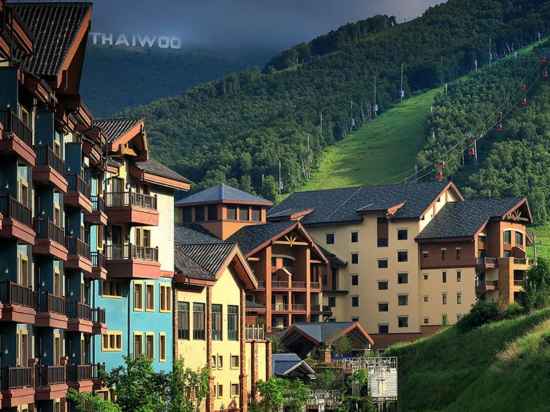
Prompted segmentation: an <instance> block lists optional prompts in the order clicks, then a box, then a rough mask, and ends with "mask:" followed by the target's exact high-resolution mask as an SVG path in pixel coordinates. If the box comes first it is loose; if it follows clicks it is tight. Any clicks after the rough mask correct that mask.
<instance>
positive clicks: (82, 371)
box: [67, 365, 98, 382]
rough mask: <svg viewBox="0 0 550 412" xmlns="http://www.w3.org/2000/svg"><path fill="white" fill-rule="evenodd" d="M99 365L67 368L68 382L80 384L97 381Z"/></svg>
mask: <svg viewBox="0 0 550 412" xmlns="http://www.w3.org/2000/svg"><path fill="white" fill-rule="evenodd" d="M97 377H98V367H97V365H69V366H67V381H68V382H80V381H88V380H93V379H97Z"/></svg>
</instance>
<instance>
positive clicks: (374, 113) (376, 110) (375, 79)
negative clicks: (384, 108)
mask: <svg viewBox="0 0 550 412" xmlns="http://www.w3.org/2000/svg"><path fill="white" fill-rule="evenodd" d="M377 81H378V79H377V75H376V74H375V75H374V93H373V95H374V103H373V117H376V115H377V114H378V103H377V102H376V82H377Z"/></svg>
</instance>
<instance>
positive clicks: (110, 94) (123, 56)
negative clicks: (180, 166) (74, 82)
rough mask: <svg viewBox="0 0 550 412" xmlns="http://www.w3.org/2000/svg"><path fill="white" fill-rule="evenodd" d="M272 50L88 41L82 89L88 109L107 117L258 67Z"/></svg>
mask: <svg viewBox="0 0 550 412" xmlns="http://www.w3.org/2000/svg"><path fill="white" fill-rule="evenodd" d="M271 54H272V50H243V51H235V50H212V49H208V50H206V49H183V50H169V49H150V48H148V49H140V48H121V47H118V48H117V47H99V46H94V45H91V44H90V45H89V48H88V51H87V55H86V61H85V66H84V75H83V81H82V87H81V90H82V94H83V96H84V97H85V99H86V102H87V104H88V106H89V107H90V109H91V110H92V113H94V115H96V116H98V117H106V116H111V115H113V114H114V113H116V112H119V111H121V110H123V109H125V108H128V107H134V106H138V105H142V104H147V103H150V102H152V101H153V100H156V99H159V98H161V97H167V96H175V95H178V94H181V93H184V92H185V91H186V90H188V89H189V88H190V87H192V86H194V85H196V84H199V83H203V82H207V81H210V80H214V79H219V78H222V77H223V76H224V74H225V73H230V72H234V71H238V70H243V69H246V68H249V67H254V66H260V67H261V66H263V65H264V64H265V62H266V61H267V60H268V59H269V57H270V56H271Z"/></svg>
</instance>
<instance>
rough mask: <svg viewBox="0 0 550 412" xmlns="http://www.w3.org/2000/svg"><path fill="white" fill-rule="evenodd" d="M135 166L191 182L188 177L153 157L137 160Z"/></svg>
mask: <svg viewBox="0 0 550 412" xmlns="http://www.w3.org/2000/svg"><path fill="white" fill-rule="evenodd" d="M135 167H136V168H137V169H139V170H141V171H142V172H145V173H150V174H152V175H155V176H160V177H165V178H166V179H171V180H176V181H178V182H183V183H191V182H190V181H189V180H188V179H187V178H185V177H183V176H182V175H180V174H179V173H178V172H175V171H173V170H172V169H170V168H168V167H166V166H164V165H163V164H162V163H159V162H157V161H156V160H153V159H149V160H144V161H141V162H136V163H135Z"/></svg>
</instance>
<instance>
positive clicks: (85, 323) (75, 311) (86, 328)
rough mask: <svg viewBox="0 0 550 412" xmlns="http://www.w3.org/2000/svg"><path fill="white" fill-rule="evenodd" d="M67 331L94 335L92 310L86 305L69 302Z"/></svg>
mask: <svg viewBox="0 0 550 412" xmlns="http://www.w3.org/2000/svg"><path fill="white" fill-rule="evenodd" d="M67 317H68V318H69V320H68V326H67V329H68V330H69V331H70V332H81V333H90V334H91V333H92V330H93V321H92V308H91V307H90V306H89V305H86V304H85V303H80V302H74V301H69V302H67Z"/></svg>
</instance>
